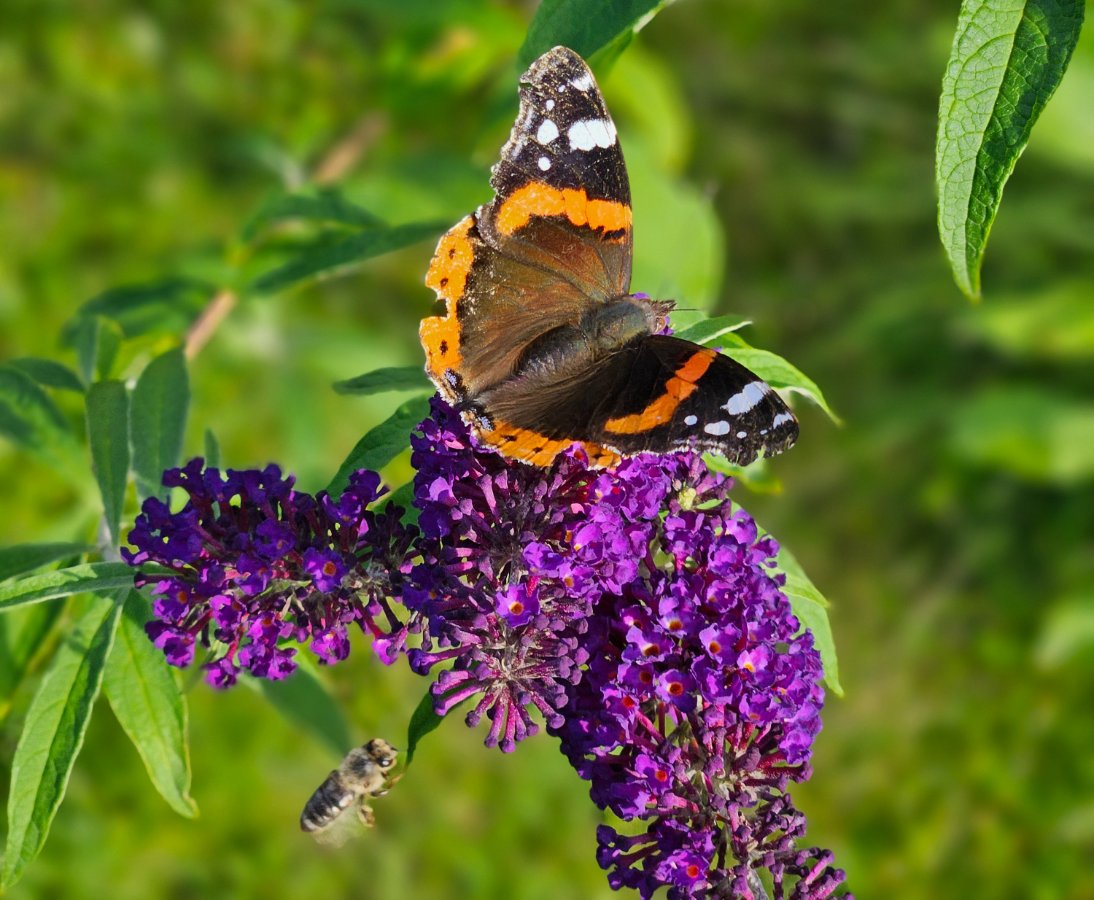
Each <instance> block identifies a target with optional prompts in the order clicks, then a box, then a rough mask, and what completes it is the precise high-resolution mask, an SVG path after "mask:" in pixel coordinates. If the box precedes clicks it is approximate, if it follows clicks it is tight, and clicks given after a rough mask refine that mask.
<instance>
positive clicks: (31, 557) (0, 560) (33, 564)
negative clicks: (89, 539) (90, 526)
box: [0, 543, 92, 581]
mask: <svg viewBox="0 0 1094 900" xmlns="http://www.w3.org/2000/svg"><path fill="white" fill-rule="evenodd" d="M91 549H92V548H91V546H90V545H88V544H71V543H56V544H15V545H13V546H11V547H0V581H3V580H4V579H5V578H11V577H12V576H13V575H21V574H23V573H24V572H30V571H32V570H33V569H39V568H41V567H42V566H44V565H48V564H49V563H51V562H57V560H59V559H66V558H67V557H70V556H79V555H80V554H82V553H87V551H88V550H91Z"/></svg>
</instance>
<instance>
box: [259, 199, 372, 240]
mask: <svg viewBox="0 0 1094 900" xmlns="http://www.w3.org/2000/svg"><path fill="white" fill-rule="evenodd" d="M293 219H302V220H304V221H307V222H335V223H337V224H339V225H350V226H354V227H357V228H370V227H376V226H382V225H383V224H384V223H383V221H382V220H381V219H379V218H377V217H376V216H374V215H373V214H372V213H370V212H369V211H368V210H366V209H363V208H362V207H360V206H357V205H356V204H355V203H351V202H350V201H349V200H346V199H345V197H343V196H342V193H341V191H339V190H337V189H335V188H327V189H323V190H320V191H319V192H318V193H317V194H316V196H314V197H309V196H307V195H306V194H277V195H275V196H273V197H269V198H268V199H267V200H266V201H265V202H264V203H263V204H262V206H261V207H260V208H259V210H258V212H257V213H255V215H254V216H253V217H252V218H251V220H250V221H249V222H247V224H246V225H244V226H243V231H242V233H241V237H242V238H243V240H245V241H252V240H254V239H255V237H257V236H258V234H259V233H260V232H261V231H262V230H263V229H265V228H267V227H268V226H270V225H274V224H277V223H279V222H284V221H287V220H293Z"/></svg>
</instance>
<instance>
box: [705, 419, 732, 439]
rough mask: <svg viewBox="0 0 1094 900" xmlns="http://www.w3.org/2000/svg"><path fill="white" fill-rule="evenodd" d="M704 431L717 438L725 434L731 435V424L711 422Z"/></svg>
mask: <svg viewBox="0 0 1094 900" xmlns="http://www.w3.org/2000/svg"><path fill="white" fill-rule="evenodd" d="M703 431H705V432H706V433H707V434H713V435H714V436H715V437H721V436H722V435H723V434H729V422H726V421H722V422H711V423H710V424H708V425H704V426H703Z"/></svg>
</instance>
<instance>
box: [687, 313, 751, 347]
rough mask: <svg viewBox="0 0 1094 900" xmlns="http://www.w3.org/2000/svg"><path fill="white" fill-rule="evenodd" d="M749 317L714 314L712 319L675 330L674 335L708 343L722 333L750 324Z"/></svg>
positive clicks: (694, 341)
mask: <svg viewBox="0 0 1094 900" xmlns="http://www.w3.org/2000/svg"><path fill="white" fill-rule="evenodd" d="M751 324H752V320H751V319H742V318H741V317H740V316H715V317H714V318H712V319H703V320H702V321H699V322H696V323H695V324H694V325H690V326H688V327H687V328H685V329H684V330H683V331H678V332H676V337H678V338H682V339H683V340H685V341H692V342H693V343H696V344H709V343H711V342H712V341H713V340H715V339H716V338H720V337H721V336H722V335H724V334H730V333H731V332H734V331H739V330H740V329H742V328H744V327H745V326H746V325H751Z"/></svg>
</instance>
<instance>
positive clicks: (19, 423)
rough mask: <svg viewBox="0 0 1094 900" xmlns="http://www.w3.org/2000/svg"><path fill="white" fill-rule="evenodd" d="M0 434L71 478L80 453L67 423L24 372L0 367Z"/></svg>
mask: <svg viewBox="0 0 1094 900" xmlns="http://www.w3.org/2000/svg"><path fill="white" fill-rule="evenodd" d="M0 435H5V436H7V437H8V438H10V439H11V440H12V441H13V442H14V443H16V444H18V445H19V446H21V447H23V448H24V449H26V450H28V451H30V452H31V453H33V454H34V455H35V456H38V457H40V458H42V459H43V460H45V461H47V462H49V463H51V464H53V465H54V466H55V467H57V468H60V469H62V470H64V471H65V472H66V473H67V474H69V475H75V474H76V473H78V472H80V471H81V469H82V466H81V462H82V460H81V457H82V455H83V454H82V453H81V452H80V450H79V446H78V444H77V443H76V440H75V438H73V436H72V431H71V430H70V429H69V425H68V421H67V420H66V419H65V417H64V415H63V414H62V413H61V410H60V409H58V408H57V405H56V404H55V403H54V402H53V400H51V399H50V397H49V395H48V394H47V393H46V392H45V391H44V390H42V388H41V387H39V386H38V384H37V383H36V382H35V381H34V380H33V379H32V378H31V377H30V376H29V375H27V374H26V373H24V372H21V371H20V370H19V369H16V368H13V367H12V366H9V365H0Z"/></svg>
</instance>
